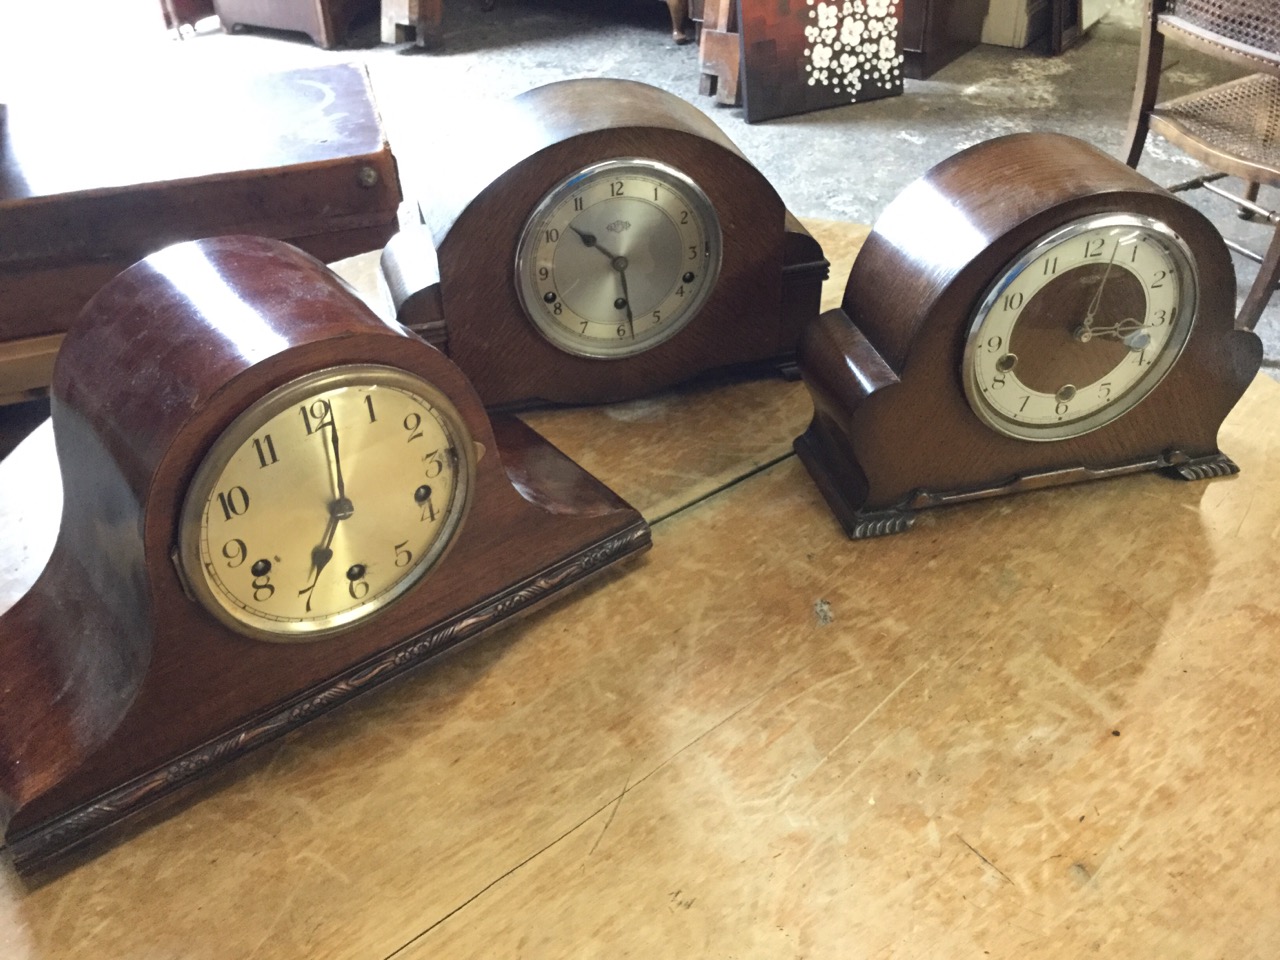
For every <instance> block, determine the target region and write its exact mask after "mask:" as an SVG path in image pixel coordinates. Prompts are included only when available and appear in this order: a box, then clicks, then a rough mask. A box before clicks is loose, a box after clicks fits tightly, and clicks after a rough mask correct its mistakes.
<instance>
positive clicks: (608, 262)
mask: <svg viewBox="0 0 1280 960" xmlns="http://www.w3.org/2000/svg"><path fill="white" fill-rule="evenodd" d="M464 125H465V130H466V132H465V134H464V133H463V132H462V129H463V127H464ZM455 128H456V129H457V130H458V133H457V135H456V137H450V138H449V140H448V148H447V149H441V150H438V151H435V152H434V155H433V158H432V162H433V163H434V164H436V167H435V168H433V169H432V170H431V171H430V176H429V178H428V180H427V182H429V183H431V184H432V185H433V188H434V191H433V194H432V196H430V197H429V198H424V199H423V200H422V201H421V204H420V206H421V220H422V221H423V223H422V224H413V223H411V224H408V225H406V226H404V227H403V228H402V230H401V232H400V234H398V235H397V236H396V237H394V238H393V239H392V240H391V242H390V243H389V244H388V245H387V248H386V250H385V252H384V254H383V261H382V263H383V272H384V276H385V277H386V280H387V285H388V288H389V289H390V291H391V294H392V299H393V300H394V302H395V304H396V308H397V311H398V315H399V319H400V321H401V322H402V323H404V324H405V325H407V326H408V327H410V328H411V329H413V330H415V331H417V332H419V333H420V334H421V335H422V336H423V337H425V338H426V339H427V340H429V341H430V342H432V343H434V344H436V345H438V346H439V347H440V348H441V349H442V350H444V351H445V352H446V353H447V354H448V355H449V356H450V358H451V359H453V360H454V361H455V362H456V363H457V364H458V365H459V366H460V367H461V368H462V369H463V371H464V372H465V373H466V374H467V376H468V377H470V378H471V380H472V382H473V383H474V385H475V387H476V390H477V392H478V393H479V394H480V396H481V398H482V399H483V400H484V401H485V403H486V404H488V405H490V406H513V405H526V404H532V403H539V402H553V403H590V402H603V401H614V400H622V399H627V398H631V397H636V396H640V395H643V394H647V393H651V392H654V391H656V390H660V389H662V388H664V387H668V386H670V385H672V384H675V383H679V382H681V381H686V380H690V379H692V378H695V377H698V376H700V375H703V374H708V373H710V372H713V371H714V372H725V371H728V372H753V373H758V372H761V371H763V370H766V369H767V370H777V369H779V368H781V369H783V370H784V371H785V370H794V361H795V352H796V346H797V343H798V340H799V335H800V331H801V329H802V328H803V325H804V324H805V322H807V321H808V320H810V319H813V318H814V317H816V316H817V313H818V309H819V307H818V305H819V300H820V295H821V287H822V281H823V280H824V279H825V277H826V274H827V262H826V260H825V259H824V258H823V256H822V251H821V248H820V247H819V245H818V244H817V242H816V241H815V240H814V239H813V238H812V237H811V236H810V235H809V234H808V233H807V232H806V231H805V229H804V228H803V227H802V226H801V225H800V223H799V221H797V220H796V219H795V218H794V217H792V216H791V215H790V214H789V213H788V212H787V210H786V208H785V207H784V206H783V203H782V200H781V199H780V198H779V196H778V194H777V192H776V191H775V190H774V189H773V187H772V186H771V185H770V184H769V182H768V181H767V180H766V179H765V178H764V176H763V175H762V174H761V173H760V171H758V170H757V169H756V168H755V167H753V166H752V165H751V164H750V163H749V162H747V160H746V159H745V158H744V157H743V155H742V154H741V152H740V151H739V150H738V149H737V148H736V147H735V146H734V145H733V144H732V143H731V142H730V140H729V139H728V138H727V137H726V136H725V135H724V133H722V132H721V130H720V129H719V127H717V126H716V125H715V123H713V122H712V121H711V120H710V119H709V118H707V117H706V116H705V115H704V114H703V113H702V112H701V111H699V110H698V109H697V108H695V107H693V106H691V105H690V104H688V103H686V102H684V101H683V100H681V99H680V98H678V97H676V96H673V95H671V94H669V93H666V92H665V91H662V90H659V89H657V88H654V87H651V86H648V85H646V84H642V83H635V82H632V81H626V80H612V79H601V78H588V79H579V80H566V81H561V82H558V83H553V84H549V85H547V86H543V87H539V88H536V89H534V90H531V91H528V92H527V93H525V94H522V95H521V96H518V97H516V98H514V99H513V100H512V101H509V102H506V103H502V104H494V105H492V106H491V107H490V108H487V110H485V111H481V112H479V113H478V115H477V112H476V110H475V109H474V108H471V107H468V112H467V116H466V117H465V118H461V119H459V120H458V121H456V123H453V122H445V121H441V122H440V123H438V124H437V127H436V129H437V130H438V131H440V133H441V134H442V135H447V133H448V132H449V131H452V130H454V129H455ZM422 172H423V171H418V170H415V171H413V174H414V175H417V174H420V173H422ZM415 219H416V218H415Z"/></svg>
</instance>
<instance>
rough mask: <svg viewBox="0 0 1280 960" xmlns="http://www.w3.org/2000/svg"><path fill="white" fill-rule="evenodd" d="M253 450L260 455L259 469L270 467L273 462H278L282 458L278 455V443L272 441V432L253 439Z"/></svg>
mask: <svg viewBox="0 0 1280 960" xmlns="http://www.w3.org/2000/svg"><path fill="white" fill-rule="evenodd" d="M253 451H254V453H256V454H257V455H258V464H259V467H258V469H262V468H263V467H269V466H271V464H273V463H278V462H279V460H280V458H279V457H277V456H276V445H275V444H274V443H272V442H271V434H269V433H268V434H266V435H265V436H264V437H263V438H262V439H261V440H258V439H255V440H254V441H253Z"/></svg>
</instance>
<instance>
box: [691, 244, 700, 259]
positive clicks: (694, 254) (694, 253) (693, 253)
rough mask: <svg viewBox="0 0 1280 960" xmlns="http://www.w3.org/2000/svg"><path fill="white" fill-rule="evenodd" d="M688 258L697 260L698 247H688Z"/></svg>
mask: <svg viewBox="0 0 1280 960" xmlns="http://www.w3.org/2000/svg"><path fill="white" fill-rule="evenodd" d="M689 259H690V260H697V259H698V248H697V247H690V248H689Z"/></svg>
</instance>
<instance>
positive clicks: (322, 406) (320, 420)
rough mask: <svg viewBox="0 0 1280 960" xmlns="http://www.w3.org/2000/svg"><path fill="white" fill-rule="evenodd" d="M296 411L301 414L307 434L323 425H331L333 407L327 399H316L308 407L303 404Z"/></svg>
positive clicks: (321, 427)
mask: <svg viewBox="0 0 1280 960" xmlns="http://www.w3.org/2000/svg"><path fill="white" fill-rule="evenodd" d="M298 413H300V414H302V424H303V426H305V427H306V428H307V436H311V435H312V434H313V433H315V432H316V431H317V430H321V429H323V428H324V427H332V426H333V408H332V407H331V406H329V401H328V400H316V401H314V402H312V404H311V406H310V407H307V405H306V404H303V405H302V406H300V407H299V408H298Z"/></svg>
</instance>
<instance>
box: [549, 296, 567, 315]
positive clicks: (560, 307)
mask: <svg viewBox="0 0 1280 960" xmlns="http://www.w3.org/2000/svg"><path fill="white" fill-rule="evenodd" d="M551 312H552V313H554V314H555V315H556V316H557V317H558V316H560V314H562V313H564V304H562V303H561V302H560V301H559V300H557V301H556V302H555V303H553V304H552V305H551Z"/></svg>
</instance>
